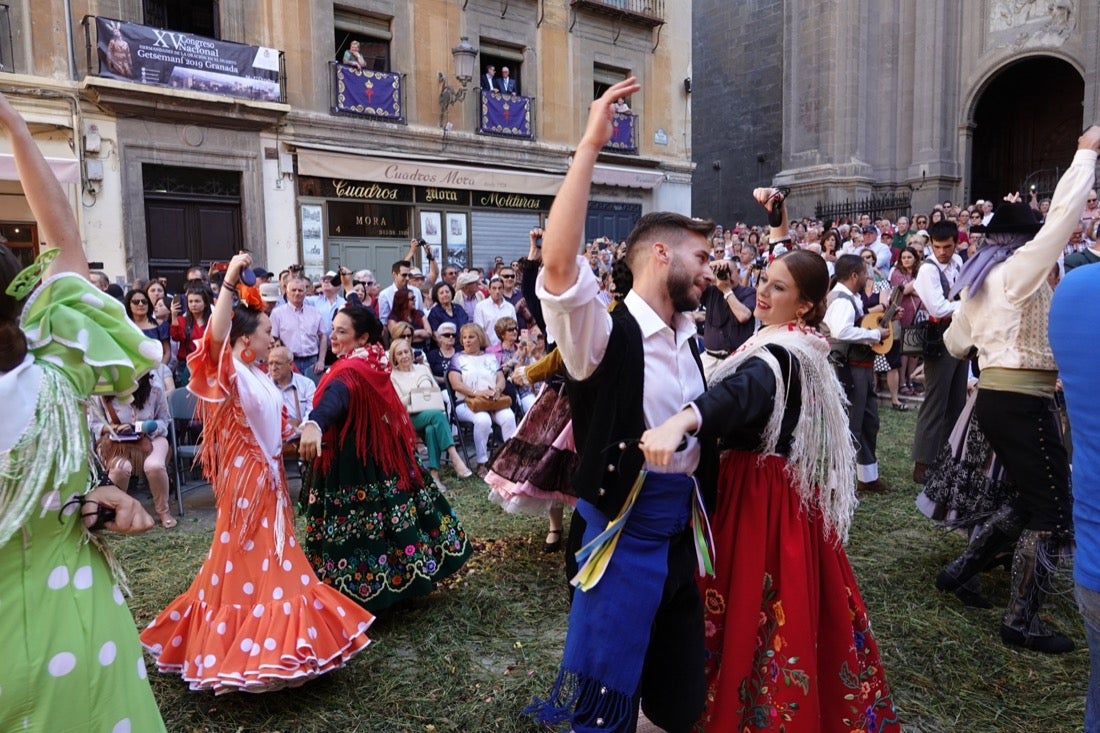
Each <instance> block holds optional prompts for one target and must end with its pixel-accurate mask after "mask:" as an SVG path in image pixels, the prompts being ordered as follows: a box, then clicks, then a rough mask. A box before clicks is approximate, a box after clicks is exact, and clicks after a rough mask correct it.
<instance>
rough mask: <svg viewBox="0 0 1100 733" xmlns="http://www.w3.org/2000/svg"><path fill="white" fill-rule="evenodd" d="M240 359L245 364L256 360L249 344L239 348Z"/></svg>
mask: <svg viewBox="0 0 1100 733" xmlns="http://www.w3.org/2000/svg"><path fill="white" fill-rule="evenodd" d="M241 361H243V362H244V363H245V364H251V363H252V362H254V361H256V352H255V351H253V350H252V347H251V346H245V347H244V348H243V349H241Z"/></svg>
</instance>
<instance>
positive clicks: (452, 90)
mask: <svg viewBox="0 0 1100 733" xmlns="http://www.w3.org/2000/svg"><path fill="white" fill-rule="evenodd" d="M451 55H452V56H454V59H455V78H456V79H457V80H458V83H459V84H460V85H461V86H459V87H457V88H456V87H452V86H451V85H449V84H448V83H447V77H446V76H444V74H443V72H442V71H441V72H439V126H440V127H443V119H444V118H445V117H446V116H447V110H448V109H450V108H451V106H452V105H455V104H458V103H459V102H461V101H462V100H464V99H465V98H466V91H467V85H469V83H470V80H471V79H473V78H474V59H475V58H477V49H476V48H474V47H473V46H471V45H470V39H469V38H467V37H466V36H462V38H461V40H459V42H458V45H457V46H455V47H454V48H452V49H451Z"/></svg>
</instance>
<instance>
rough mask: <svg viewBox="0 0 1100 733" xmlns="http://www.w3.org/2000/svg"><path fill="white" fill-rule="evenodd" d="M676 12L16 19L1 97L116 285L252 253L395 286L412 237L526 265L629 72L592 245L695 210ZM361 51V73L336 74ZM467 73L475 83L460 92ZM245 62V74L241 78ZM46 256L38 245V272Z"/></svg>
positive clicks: (23, 12) (16, 12)
mask: <svg viewBox="0 0 1100 733" xmlns="http://www.w3.org/2000/svg"><path fill="white" fill-rule="evenodd" d="M675 10H676V8H675V7H674V5H673V4H672V3H671V2H670V0H571V1H570V2H554V3H551V2H538V1H537V0H509V1H508V2H501V1H500V0H340V1H339V2H335V1H334V0H279V1H278V2H264V3H253V2H246V1H245V0H193V1H192V2H179V0H43V1H42V2H37V1H36V2H35V3H33V4H32V3H15V4H11V5H10V6H9V8H8V9H7V10H6V11H4V9H3V8H2V7H0V63H2V64H3V69H2V71H0V87H2V88H3V89H4V90H5V91H6V92H7V93H9V94H10V96H11V98H12V99H13V102H14V103H15V105H16V106H17V108H19V109H20V110H21V111H24V112H25V113H26V114H27V115H28V117H30V118H31V119H32V122H33V123H34V125H33V129H34V132H35V135H36V138H37V139H39V140H40V141H41V143H42V146H43V149H44V150H45V151H46V152H47V155H49V156H50V157H51V158H53V159H55V162H54V165H55V169H56V170H58V175H59V177H62V180H65V181H66V182H67V183H69V184H70V186H69V190H70V192H71V196H72V200H73V207H74V210H75V211H77V212H78V217H79V220H80V224H81V230H82V232H83V233H84V236H85V239H86V250H87V253H88V256H89V259H90V260H93V261H97V262H101V263H102V265H103V268H104V270H105V271H107V272H108V273H109V274H111V275H112V276H120V277H125V278H126V279H131V278H134V277H147V276H160V275H163V276H167V277H169V278H170V279H173V280H174V281H176V280H179V279H180V278H181V277H182V273H183V272H184V270H185V269H186V267H187V266H189V265H191V264H194V263H202V264H207V263H209V262H211V261H216V260H221V259H225V258H226V257H228V256H229V255H231V254H232V253H233V252H234V251H236V249H238V248H247V249H249V250H251V251H252V252H253V253H254V254H255V255H257V259H258V260H259V261H260V262H261V263H262V264H265V265H266V266H267V267H268V268H269V269H272V270H276V271H278V270H279V269H281V268H284V267H286V266H287V265H289V264H291V263H293V262H302V263H303V264H305V265H306V267H307V271H308V272H311V273H312V274H320V273H321V272H323V271H325V270H327V269H330V268H335V267H336V266H337V265H340V264H343V265H347V266H349V267H352V268H361V267H370V268H372V269H374V270H375V271H376V272H378V271H379V270H381V272H379V275H380V276H381V277H383V279H384V278H385V273H387V272H388V270H389V265H390V263H391V262H392V261H393V260H395V259H397V257H398V255H400V254H403V253H404V251H405V250H406V249H407V247H408V242H409V240H410V239H411V238H417V237H423V238H424V239H427V240H428V241H429V242H430V243H431V244H432V246H433V247H434V248H436V250H437V251H438V252H439V253H440V255H441V257H443V258H444V259H445V260H448V261H453V262H455V263H456V264H471V265H473V264H477V265H487V264H489V263H490V262H491V261H492V259H493V258H494V257H495V256H504V257H505V258H513V259H514V258H516V257H518V256H520V255H521V254H524V253H525V252H526V247H527V237H526V234H527V231H528V230H529V229H530V227H532V226H535V225H540V224H543V223H544V222H545V217H546V213H547V210H548V209H549V205H550V202H551V201H552V197H553V195H554V193H555V192H556V190H557V185H558V183H560V180H561V177H562V175H563V174H564V172H565V170H566V169H567V167H568V164H569V160H570V154H571V149H572V146H573V145H575V144H576V141H577V139H578V138H579V136H580V134H581V131H582V130H583V126H584V122H585V119H586V116H587V108H588V103H589V101H590V100H591V99H592V98H593V95H594V94H596V93H597V92H599V91H600V90H601V89H603V88H606V86H607V85H608V84H611V83H613V82H614V81H615V80H617V79H621V78H625V77H627V76H630V75H635V76H638V77H639V78H640V80H641V81H642V84H643V89H642V91H641V92H639V93H638V94H636V95H634V97H633V98H631V99H630V100H628V102H629V106H630V108H631V112H630V113H629V114H626V115H623V116H622V119H621V120H618V119H617V120H616V130H617V133H618V132H621V133H622V134H621V135H617V137H616V142H615V144H614V145H613V146H610V147H609V148H608V149H607V150H606V151H605V153H604V154H603V155H602V156H601V160H600V161H599V165H598V169H597V173H596V185H595V186H594V189H593V195H592V206H591V209H590V212H589V213H590V216H589V226H588V231H587V234H588V235H589V236H590V237H595V236H600V235H603V234H608V235H611V236H615V237H621V236H624V235H625V232H626V231H627V230H628V229H629V227H630V225H631V224H632V223H633V221H634V220H636V219H637V217H638V216H640V215H641V214H642V213H644V212H646V211H649V210H653V209H673V210H679V211H683V212H687V211H688V210H689V209H690V197H691V170H692V164H691V160H690V138H689V134H688V131H689V130H690V125H691V110H690V103H689V102H690V97H689V95H688V93H687V91H686V88H685V84H684V80H685V79H687V78H690V75H691V23H692V19H691V16H690V14H687V13H677V12H674V11H675ZM5 36H6V37H5ZM61 39H64V40H63V42H62V40H61ZM353 41H357V42H358V44H359V49H360V52H361V56H360V58H362V59H363V63H361V64H356V65H355V66H354V67H353V66H349V65H347V64H344V63H342V62H343V61H344V60H345V59H347V58H354V57H347V56H345V52H346V51H349V50H350V48H351V43H352V42H353ZM464 55H465V56H470V55H472V67H473V72H472V78H470V79H466V80H461V79H458V78H456V74H457V72H458V71H459V70H460V69H458V68H457V67H458V64H459V58H460V57H462V56H464ZM231 56H236V57H240V56H244V57H247V58H246V60H245V62H244V67H243V68H244V69H245V71H242V72H238V73H237V76H236V77H234V75H233V72H231V71H227V69H228V66H227V64H228V61H226V59H228V58H229V57H231ZM490 64H492V65H495V66H497V67H498V68H502V67H503V66H509V67H510V72H511V78H512V79H514V80H516V81H518V83H519V88H518V90H517V91H518V92H519V93H518V94H516V95H507V94H504V95H502V94H493V93H483V92H482V90H481V89H480V85H479V78H480V76H481V74H482V72H483V71H484V70H485V67H486V66H488V65H490ZM360 67H361V68H360ZM498 78H499V77H498ZM272 79H276V81H275V82H272V81H271V80H272ZM272 84H275V85H276V86H275V87H272ZM444 102H448V103H449V104H444ZM620 123H621V124H620ZM2 146H3V143H2V141H0V153H2ZM2 162H3V159H2V157H0V193H6V194H10V195H7V196H3V197H0V233H4V232H7V233H9V234H13V232H11V229H15V228H21V229H22V230H25V229H26V228H27V227H28V226H29V227H33V221H31V219H30V215H29V211H27V210H26V208H25V204H24V203H23V202H22V198H21V195H20V189H19V185H18V183H17V182H16V181H14V177H13V174H11V173H10V171H9V172H8V173H7V174H5V173H4V166H3V165H2ZM9 168H10V166H9ZM19 224H22V225H24V226H23V227H17V226H16V225H19ZM4 227H8V229H5V228H4ZM11 239H12V237H11V236H9V240H11ZM39 244H40V242H38V241H37V239H36V237H35V236H34V235H28V239H27V242H26V243H25V245H26V246H25V247H24V250H25V251H26V254H27V255H28V256H30V255H32V254H33V251H35V250H37V248H38V246H39Z"/></svg>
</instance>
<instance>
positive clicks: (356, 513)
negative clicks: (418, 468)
mask: <svg viewBox="0 0 1100 733" xmlns="http://www.w3.org/2000/svg"><path fill="white" fill-rule="evenodd" d="M304 513H305V517H306V531H305V536H304V538H303V541H304V549H305V552H306V556H307V557H308V558H309V560H310V563H312V565H313V569H314V571H315V572H316V573H317V577H319V578H320V579H321V581H322V582H324V583H326V584H328V585H331V586H333V587H334V588H336V589H337V590H339V591H340V592H341V593H343V594H344V595H346V596H348V597H349V598H352V599H354V600H355V601H357V602H358V603H359V604H360V605H362V606H363V607H365V608H366V609H367V610H369V611H378V610H381V609H383V608H386V607H388V606H391V605H393V604H394V603H397V602H398V601H401V600H403V599H405V598H413V597H416V596H421V595H425V594H427V593H430V592H431V591H432V588H433V587H434V586H435V583H436V582H438V581H439V580H442V579H443V578H445V577H447V576H448V575H450V574H451V573H453V572H455V571H456V570H458V569H459V568H460V567H462V565H463V564H465V562H466V560H467V559H468V558H469V557H470V553H471V551H472V548H471V547H470V543H469V540H468V539H467V537H466V532H465V530H463V529H462V525H461V524H460V523H459V521H458V517H456V516H455V513H454V511H453V510H452V509H451V505H450V504H449V503H447V500H446V499H444V498H443V495H442V494H440V493H439V491H437V490H436V489H435V487H434V486H433V485H432V484H431V482H425V483H424V485H422V486H417V487H415V488H414V489H412V490H411V491H402V490H401V489H399V488H398V487H397V482H396V480H395V479H394V478H392V477H390V478H387V477H383V476H381V475H379V474H378V472H377V470H376V467H375V465H374V463H373V462H370V461H368V462H367V463H366V464H364V463H363V462H362V461H360V460H359V459H358V458H357V457H356V456H355V450H354V449H353V448H352V447H351V446H345V448H344V450H342V451H340V453H339V454H338V455H337V456H335V458H334V459H333V462H332V466H331V468H330V470H329V472H328V473H327V474H322V473H320V472H317V473H316V474H315V475H314V477H313V482H312V485H311V486H310V488H309V496H308V498H307V499H306V505H305V512H304Z"/></svg>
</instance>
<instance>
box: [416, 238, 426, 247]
mask: <svg viewBox="0 0 1100 733" xmlns="http://www.w3.org/2000/svg"><path fill="white" fill-rule="evenodd" d="M416 243H417V244H419V245H420V246H421V247H427V246H428V240H426V239H418V240H416Z"/></svg>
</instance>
